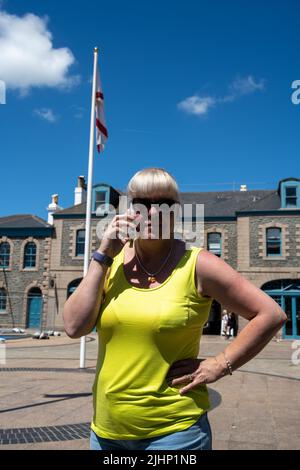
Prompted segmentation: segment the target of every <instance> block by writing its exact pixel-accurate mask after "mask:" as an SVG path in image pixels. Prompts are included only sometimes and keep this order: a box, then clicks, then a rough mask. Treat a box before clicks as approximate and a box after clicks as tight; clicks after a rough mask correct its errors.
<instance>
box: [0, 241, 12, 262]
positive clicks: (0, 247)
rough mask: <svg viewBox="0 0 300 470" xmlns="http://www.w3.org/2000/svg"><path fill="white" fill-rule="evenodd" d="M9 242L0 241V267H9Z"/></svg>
mask: <svg viewBox="0 0 300 470" xmlns="http://www.w3.org/2000/svg"><path fill="white" fill-rule="evenodd" d="M9 258H10V244H9V243H7V242H3V243H0V268H8V267H9Z"/></svg>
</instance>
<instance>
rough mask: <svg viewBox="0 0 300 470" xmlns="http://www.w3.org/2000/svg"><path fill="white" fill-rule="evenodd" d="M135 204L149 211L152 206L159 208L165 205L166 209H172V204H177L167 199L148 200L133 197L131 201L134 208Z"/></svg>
mask: <svg viewBox="0 0 300 470" xmlns="http://www.w3.org/2000/svg"><path fill="white" fill-rule="evenodd" d="M135 204H139V205H143V206H145V207H146V208H147V210H149V209H151V207H152V205H154V204H155V205H159V206H160V205H162V204H166V205H167V206H168V207H172V206H173V205H174V204H179V202H178V201H174V199H168V198H161V199H149V198H147V197H135V198H133V199H132V205H133V206H134V205H135Z"/></svg>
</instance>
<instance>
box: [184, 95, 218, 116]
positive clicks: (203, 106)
mask: <svg viewBox="0 0 300 470" xmlns="http://www.w3.org/2000/svg"><path fill="white" fill-rule="evenodd" d="M214 105H215V99H214V98H212V97H211V96H204V97H200V96H197V95H194V96H190V97H189V98H186V99H185V100H183V101H181V102H180V103H178V105H177V106H178V108H179V109H181V110H182V111H185V112H186V113H187V114H197V115H203V114H206V113H207V112H208V110H209V108H212V107H213V106H214Z"/></svg>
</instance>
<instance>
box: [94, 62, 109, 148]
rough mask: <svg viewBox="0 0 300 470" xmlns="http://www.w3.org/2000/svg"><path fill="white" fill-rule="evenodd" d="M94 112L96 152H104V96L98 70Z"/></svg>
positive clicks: (105, 134) (105, 136) (105, 138)
mask: <svg viewBox="0 0 300 470" xmlns="http://www.w3.org/2000/svg"><path fill="white" fill-rule="evenodd" d="M95 112H96V132H97V135H96V143H97V149H98V152H99V153H100V152H102V151H103V150H104V144H105V142H106V140H107V138H108V133H107V129H106V124H105V117H104V96H103V92H102V87H101V80H100V74H99V70H97V77H96V101H95Z"/></svg>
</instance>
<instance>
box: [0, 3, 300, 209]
mask: <svg viewBox="0 0 300 470" xmlns="http://www.w3.org/2000/svg"><path fill="white" fill-rule="evenodd" d="M0 5H1V7H0V80H1V79H2V80H4V81H5V82H6V84H7V96H6V105H0V138H1V140H0V154H1V185H0V198H1V208H0V216H4V215H10V214H20V213H32V214H36V215H39V216H41V217H44V218H47V214H46V210H45V208H46V206H47V204H48V203H49V202H50V195H51V194H53V193H59V198H60V199H59V203H60V205H62V206H63V207H68V206H71V205H72V204H73V194H74V187H75V184H76V180H77V176H78V175H81V174H83V175H87V164H88V142H89V120H90V99H91V98H90V95H91V83H90V80H91V75H92V61H93V47H94V46H95V45H97V46H99V48H100V71H101V78H102V84H103V90H104V95H105V114H106V121H107V127H108V131H109V140H108V142H107V145H106V149H105V152H104V153H103V154H102V155H101V156H98V155H97V154H96V153H95V164H94V169H95V172H94V182H107V183H109V184H111V185H112V186H114V187H116V188H120V189H125V187H126V184H127V182H128V180H129V178H130V177H131V176H132V175H133V174H134V173H135V172H136V171H137V170H139V169H141V168H144V167H149V166H160V167H164V168H166V169H167V170H169V171H170V172H171V173H172V174H173V175H174V176H175V178H176V179H177V181H178V183H179V186H180V189H181V190H182V191H214V190H231V189H232V188H233V187H234V184H235V187H236V188H238V187H239V185H240V184H247V185H248V188H249V189H263V188H266V189H271V188H275V187H277V183H278V181H279V179H281V178H285V177H288V176H296V177H300V171H299V154H300V151H299V150H300V105H299V106H296V105H294V104H292V102H291V94H292V89H291V83H292V82H293V81H294V80H297V79H300V42H299V31H300V27H299V26H300V24H299V23H300V3H299V2H296V1H295V0H284V1H283V0H282V1H276V0H273V1H271V2H270V1H269V0H263V1H262V0H252V1H249V0H243V1H241V0H228V1H226V2H225V1H223V0H217V1H214V2H212V1H208V0H205V1H204V0H186V1H179V0H177V1H176V0H172V1H171V0H163V1H162V0H151V1H150V0H143V1H142V2H141V1H137V0H129V1H127V2H125V1H121V0H109V2H108V1H105V2H104V1H102V0H101V1H97V2H95V1H92V0H84V1H83V0H73V1H72V6H71V8H70V2H69V1H67V0H64V1H57V0H43V1H42V2H41V1H38V0H26V2H24V1H23V0H6V1H1V0H0ZM29 13H30V14H31V16H24V15H28V14H29ZM33 15H34V16H33Z"/></svg>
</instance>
